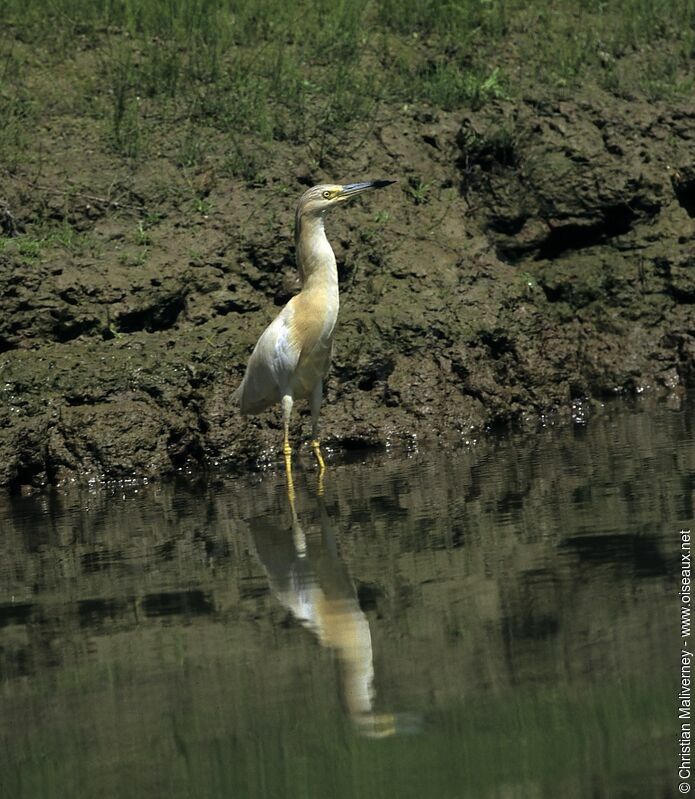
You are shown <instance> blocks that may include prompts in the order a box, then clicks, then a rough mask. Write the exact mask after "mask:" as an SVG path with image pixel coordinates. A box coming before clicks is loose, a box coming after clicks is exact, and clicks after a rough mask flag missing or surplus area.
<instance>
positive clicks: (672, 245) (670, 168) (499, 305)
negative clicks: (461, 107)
mask: <svg viewBox="0 0 695 799" xmlns="http://www.w3.org/2000/svg"><path fill="white" fill-rule="evenodd" d="M71 125H72V126H73V127H75V126H78V123H77V121H75V120H74V119H73V120H70V119H66V120H64V128H63V135H61V136H55V135H54V133H55V132H54V131H52V130H45V131H39V133H38V134H37V135H38V136H39V138H41V139H42V142H43V145H42V146H43V147H44V152H45V153H47V155H45V156H44V161H43V162H42V166H41V175H40V177H39V178H37V176H36V173H35V171H33V170H32V169H31V168H30V167H29V166H27V167H26V168H21V167H20V168H19V169H17V170H16V171H15V172H14V173H13V174H12V175H11V176H10V177H9V178H8V179H7V181H6V183H5V185H4V186H3V187H2V192H0V194H1V195H2V196H1V197H0V199H2V201H3V204H2V205H0V224H1V225H2V232H3V234H4V239H3V240H4V242H5V245H4V248H3V251H2V253H0V368H1V370H2V381H1V383H0V391H1V392H2V400H1V401H0V482H2V483H3V484H5V485H9V486H14V487H19V486H21V485H25V484H34V485H40V484H43V483H46V482H50V483H54V482H61V481H64V480H66V479H69V478H71V477H73V476H80V477H89V476H92V477H108V478H114V477H135V476H148V475H149V476H155V475H161V474H166V473H168V472H171V471H173V470H176V469H178V468H180V467H182V466H185V465H187V464H202V465H209V466H213V465H216V466H220V465H222V466H226V467H228V468H229V467H233V466H237V465H243V464H247V463H249V462H259V461H260V462H274V461H275V460H276V459H277V452H278V443H279V440H280V433H279V430H280V422H279V414H278V413H268V414H266V415H264V416H262V417H258V418H252V419H242V418H240V417H239V415H238V414H237V412H236V410H235V409H234V408H233V407H232V405H231V402H230V396H231V393H232V391H233V389H234V388H235V387H236V385H237V384H238V382H239V380H240V378H241V375H242V373H243V368H244V366H245V363H246V359H247V357H248V354H249V353H250V350H251V348H252V346H253V344H254V342H255V340H256V338H257V337H258V335H259V334H260V332H261V331H262V330H263V328H264V326H265V325H266V324H267V323H268V321H269V320H270V319H271V318H272V317H273V315H274V314H275V313H277V311H278V309H279V308H280V307H281V306H282V305H283V304H284V303H285V302H286V301H287V300H288V299H289V297H290V296H291V295H292V293H293V292H294V291H296V290H297V289H298V286H297V284H296V273H295V268H294V261H293V253H292V220H293V210H294V205H295V203H296V199H297V197H298V196H299V194H300V193H301V192H302V191H303V190H304V187H305V186H306V185H310V184H312V183H315V182H321V181H322V180H326V179H329V180H332V181H348V180H356V179H362V178H375V177H386V178H396V179H398V181H399V183H398V184H397V186H394V187H391V188H390V189H389V190H385V191H383V192H379V193H378V195H373V196H371V197H369V198H368V199H366V200H364V201H360V202H359V203H356V204H355V205H353V206H352V207H344V208H342V209H339V210H337V211H336V212H335V213H334V214H333V215H332V216H331V218H330V219H329V222H328V225H327V229H328V235H329V239H330V240H331V242H332V243H333V245H334V249H335V251H336V256H337V258H338V262H339V270H340V279H341V290H342V295H341V301H342V306H341V315H340V321H339V330H338V336H337V342H336V354H335V358H334V366H333V369H332V372H331V375H330V378H329V381H328V387H327V397H326V400H325V403H324V407H323V413H322V426H323V439H324V441H325V442H326V444H327V445H328V446H329V447H331V448H334V449H335V450H336V451H338V452H339V451H340V449H341V448H343V447H358V446H383V445H385V444H387V443H388V442H397V441H407V440H410V439H411V438H412V436H414V435H415V436H418V438H420V439H423V438H425V439H432V440H440V441H446V442H447V443H455V442H456V441H457V440H461V439H462V438H466V437H467V436H468V435H469V434H470V431H471V430H472V429H480V428H482V427H484V426H485V425H487V424H490V423H497V422H502V421H508V420H519V419H522V418H524V417H532V418H533V417H537V416H538V415H539V414H542V413H546V412H548V411H551V410H567V409H569V408H570V407H571V404H572V402H573V401H574V400H579V399H584V398H601V397H605V396H610V395H614V394H615V393H616V392H641V391H643V390H646V389H650V390H657V391H678V390H680V388H681V387H682V386H683V385H684V384H685V383H687V382H688V380H689V379H690V378H691V376H692V374H693V367H694V364H695V314H694V313H693V301H694V300H695V160H694V156H693V153H694V152H695V149H694V148H695V105H692V104H683V103H681V104H675V105H668V104H666V103H649V102H646V101H641V100H639V99H637V98H630V99H619V98H616V97H614V96H609V95H607V94H604V93H602V92H601V91H598V90H596V91H592V92H586V93H585V94H584V95H580V96H576V97H574V98H572V99H567V98H565V99H562V98H560V99H552V98H550V99H549V98H548V97H547V96H546V97H541V96H537V97H536V96H530V95H529V96H526V97H524V98H523V99H520V100H516V101H496V102H494V103H491V104H489V105H487V106H486V107H485V108H483V109H482V110H479V111H476V112H456V113H455V112H451V113H445V112H439V111H438V112H434V111H432V110H428V109H427V108H422V107H421V108H413V107H411V108H407V109H405V110H403V109H399V110H393V111H391V112H389V113H388V114H384V115H382V118H381V120H380V121H379V122H378V123H377V124H376V125H375V128H374V130H373V131H372V132H371V133H370V134H369V136H368V138H367V139H366V140H365V141H364V142H363V143H362V144H361V145H360V146H356V147H355V149H354V152H353V153H352V154H351V155H350V156H349V157H348V156H346V157H343V158H336V159H334V160H333V161H328V162H326V163H325V164H324V165H323V166H322V167H321V168H319V167H317V166H312V165H311V164H308V163H307V162H306V161H305V160H304V159H303V158H302V156H301V153H300V151H299V150H295V149H293V148H292V145H291V144H289V143H279V144H278V146H277V147H276V148H274V150H273V151H272V152H269V153H268V162H267V164H266V169H265V175H266V177H265V179H264V180H263V181H261V182H260V183H259V182H256V183H248V182H244V181H242V180H239V179H231V178H229V177H226V176H225V175H223V174H222V170H221V168H220V167H219V165H218V164H217V163H216V162H215V160H214V159H213V158H211V159H209V160H208V162H207V163H205V165H204V167H201V168H200V169H197V170H193V171H191V170H183V169H181V168H178V167H177V166H176V165H175V163H174V161H173V160H172V159H171V158H169V157H168V156H167V154H166V152H163V153H159V154H158V155H157V157H153V158H152V159H151V160H149V161H147V162H143V163H142V164H141V165H140V166H138V167H137V168H133V169H131V170H127V169H125V168H124V167H123V165H122V163H120V162H117V161H116V160H114V159H113V158H112V157H111V156H109V155H108V154H105V153H104V152H103V151H100V150H99V149H97V148H96V147H94V148H93V149H92V148H91V147H90V142H89V129H88V127H85V126H86V125H87V123H86V122H84V123H82V122H80V123H79V125H81V126H82V127H80V129H79V131H78V132H79V133H80V134H81V135H80V136H78V135H68V133H67V132H66V131H70V130H72V128H71ZM78 127H79V126H78ZM73 132H74V131H73ZM85 137H86V141H85ZM356 145H357V143H356ZM85 153H87V157H85ZM66 185H67V186H69V187H70V190H69V191H66V190H65V186H66ZM39 218H40V219H42V220H46V219H51V220H53V221H55V222H56V223H57V224H60V225H62V226H63V228H62V229H64V230H65V231H66V234H65V237H64V239H61V238H60V237H58V238H57V239H55V240H51V242H50V243H48V244H46V246H45V247H44V248H43V249H42V250H41V252H40V253H39V254H38V255H37V254H36V253H32V252H30V251H28V249H27V236H28V234H30V233H31V231H32V226H33V225H34V224H35V223H36V220H37V219H39ZM307 421H308V420H307V418H306V415H304V416H302V417H300V416H299V415H298V416H297V419H296V421H295V430H294V436H295V440H299V439H300V437H302V436H304V438H306V435H308V423H307ZM303 452H304V453H306V452H307V450H306V447H303Z"/></svg>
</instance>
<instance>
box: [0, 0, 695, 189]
mask: <svg viewBox="0 0 695 799" xmlns="http://www.w3.org/2000/svg"><path fill="white" fill-rule="evenodd" d="M694 30H695V0H672V1H671V0H614V2H610V3H605V2H600V1H599V0H584V1H583V2H580V0H556V1H555V2H553V3H533V2H532V3H527V2H523V1H522V0H455V1H454V2H451V3H438V2H435V0H381V2H377V3H368V2H367V0H314V2H308V1H307V0H298V2H295V3H291V4H287V3H284V2H282V1H281V0H236V2H233V0H138V1H136V0H119V1H117V2H112V0H96V1H93V0H53V2H51V3H50V4H45V3H42V2H38V0H21V1H20V0H6V1H5V2H4V3H3V4H2V7H1V8H0V165H1V167H2V168H3V169H9V170H12V169H14V168H16V166H17V164H18V163H20V162H21V161H23V160H24V159H25V158H26V157H27V154H28V153H29V152H31V150H32V143H31V136H30V135H29V134H28V131H29V130H30V129H31V127H32V123H33V121H34V120H35V119H36V117H37V114H38V113H39V112H40V114H41V116H42V118H43V117H44V116H45V115H47V114H56V113H79V114H81V115H82V114H86V115H88V116H90V117H92V118H94V119H96V120H98V121H99V122H100V124H101V125H102V128H103V144H104V146H105V147H106V148H110V149H111V150H112V151H113V152H115V153H116V154H117V155H119V156H121V157H123V158H126V159H133V160H137V159H139V158H142V157H143V156H144V155H146V154H147V153H148V152H150V151H151V150H153V149H154V148H156V147H158V146H159V143H160V142H161V140H162V134H163V130H164V129H169V130H172V129H173V128H175V129H176V130H177V131H178V141H179V144H178V147H177V152H176V154H175V160H176V162H177V163H178V164H179V165H181V166H184V167H192V166H196V165H199V164H200V163H201V162H202V160H203V159H204V157H205V153H206V146H207V139H206V137H205V135H204V133H205V130H206V129H207V128H211V129H213V130H214V131H218V132H219V133H221V134H223V135H224V137H225V140H226V144H225V149H226V151H227V152H228V153H229V158H228V160H227V165H228V167H229V169H230V170H231V171H232V172H234V173H236V174H239V175H240V176H241V177H243V178H244V179H247V180H255V179H257V178H258V176H259V174H260V171H261V164H262V160H263V158H262V149H260V148H262V147H263V143H264V142H269V141H272V140H287V141H291V142H294V143H297V144H299V145H302V146H304V147H306V149H307V155H308V157H309V158H310V160H311V161H312V162H314V163H322V162H323V161H324V159H325V158H326V157H327V156H330V155H331V154H335V153H336V152H344V147H346V146H348V145H346V144H345V136H344V133H345V131H346V129H349V128H352V127H354V126H360V127H361V128H362V129H363V130H368V129H369V127H370V125H371V124H372V123H373V120H374V119H375V118H376V116H377V115H378V114H379V112H380V109H382V108H383V107H384V105H385V104H401V105H402V104H411V103H429V104H431V105H433V106H434V107H438V108H442V109H455V108H457V107H461V106H473V107H475V106H479V105H482V104H484V103H486V102H488V101H490V100H491V99H494V98H498V97H505V96H514V95H515V94H516V93H517V92H519V91H520V90H523V89H524V87H528V86H529V85H533V84H539V83H540V84H544V85H549V86H551V87H556V88H559V89H572V88H574V87H576V86H578V85H579V84H580V83H581V82H582V81H585V80H593V81H595V82H597V83H599V84H601V85H602V86H603V87H604V88H607V89H609V90H611V91H615V92H619V93H626V92H630V91H634V90H639V91H641V92H646V93H648V94H649V95H651V96H656V97H662V96H669V95H671V94H674V93H682V92H687V91H689V90H690V89H692V86H693V81H692V78H691V77H690V76H689V72H688V62H689V61H690V60H691V59H692V57H693V52H694V50H695V34H694V33H693V31H694ZM58 66H60V67H61V70H60V72H61V78H60V80H53V76H54V74H55V70H56V68H57V67H58ZM182 120H183V124H182ZM249 138H250V139H252V141H253V144H249ZM230 141H231V146H230ZM352 146H354V142H353V145H352Z"/></svg>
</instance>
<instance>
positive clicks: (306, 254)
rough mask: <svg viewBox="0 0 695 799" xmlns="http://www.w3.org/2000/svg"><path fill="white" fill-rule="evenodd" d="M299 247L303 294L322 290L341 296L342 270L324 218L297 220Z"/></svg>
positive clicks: (315, 217) (297, 244)
mask: <svg viewBox="0 0 695 799" xmlns="http://www.w3.org/2000/svg"><path fill="white" fill-rule="evenodd" d="M295 246H296V250H297V267H298V268H299V274H300V276H301V278H302V283H303V285H302V291H307V290H313V289H321V290H323V291H326V290H328V291H331V292H332V293H335V294H337V293H338V267H337V265H336V262H335V255H334V253H333V248H332V247H331V245H330V243H329V241H328V239H327V238H326V231H325V230H324V226H323V217H322V216H308V217H297V223H296V229H295Z"/></svg>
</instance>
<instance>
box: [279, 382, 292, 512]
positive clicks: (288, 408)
mask: <svg viewBox="0 0 695 799" xmlns="http://www.w3.org/2000/svg"><path fill="white" fill-rule="evenodd" d="M282 412H283V418H284V423H285V440H284V442H283V445H282V453H283V455H284V456H285V474H286V476H287V498H288V499H289V501H290V507H291V508H292V513H294V512H295V510H294V497H295V493H294V480H293V479H292V447H291V446H290V414H291V413H292V397H290V396H284V397H283V398H282Z"/></svg>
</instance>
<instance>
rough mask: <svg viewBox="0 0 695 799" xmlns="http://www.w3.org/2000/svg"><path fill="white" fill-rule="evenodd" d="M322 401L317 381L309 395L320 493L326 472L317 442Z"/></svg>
mask: <svg viewBox="0 0 695 799" xmlns="http://www.w3.org/2000/svg"><path fill="white" fill-rule="evenodd" d="M322 399H323V382H322V381H320V380H319V382H318V383H317V384H316V385H315V386H314V391H313V393H312V395H311V448H312V449H313V450H314V455H315V457H316V462H317V463H318V465H319V489H320V493H323V473H324V472H325V471H326V462H325V461H324V460H323V455H322V454H321V442H320V441H319V409H320V408H321V400H322Z"/></svg>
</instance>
